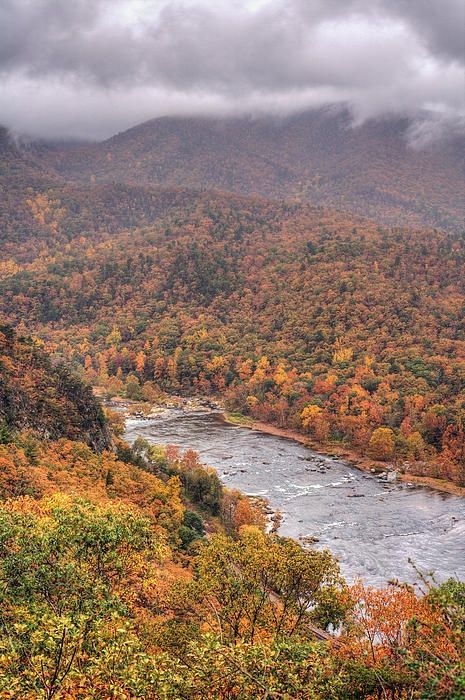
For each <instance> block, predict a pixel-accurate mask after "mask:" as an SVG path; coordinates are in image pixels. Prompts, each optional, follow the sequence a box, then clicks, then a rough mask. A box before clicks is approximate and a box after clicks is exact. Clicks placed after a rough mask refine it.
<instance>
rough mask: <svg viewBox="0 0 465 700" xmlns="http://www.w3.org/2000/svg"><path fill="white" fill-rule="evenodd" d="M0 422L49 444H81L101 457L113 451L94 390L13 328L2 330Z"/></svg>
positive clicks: (0, 336) (0, 334)
mask: <svg viewBox="0 0 465 700" xmlns="http://www.w3.org/2000/svg"><path fill="white" fill-rule="evenodd" d="M0 422H2V423H4V424H5V425H6V426H7V428H9V429H12V430H24V429H29V430H33V431H34V432H35V433H37V434H38V435H41V436H42V437H45V438H50V439H58V438H61V437H67V438H69V439H72V440H80V441H81V442H85V443H86V444H87V445H89V446H90V447H91V448H92V449H93V450H95V451H97V452H101V451H102V450H104V449H106V448H108V447H110V445H111V438H110V433H109V430H108V428H107V425H106V422H105V417H104V415H103V412H102V409H101V407H100V404H99V403H98V401H97V400H96V399H95V398H94V396H93V395H92V390H91V389H90V387H88V386H86V385H85V384H83V383H82V382H81V381H80V380H79V378H77V377H76V376H74V375H73V374H72V373H71V372H70V371H69V370H68V369H67V368H66V367H65V366H63V365H58V366H53V365H52V363H51V361H50V359H49V358H48V356H47V355H46V353H44V352H43V350H42V349H41V348H40V347H39V346H38V345H37V344H35V343H34V341H32V340H29V339H25V338H19V337H17V335H16V334H15V332H14V331H13V329H12V328H10V327H9V326H0Z"/></svg>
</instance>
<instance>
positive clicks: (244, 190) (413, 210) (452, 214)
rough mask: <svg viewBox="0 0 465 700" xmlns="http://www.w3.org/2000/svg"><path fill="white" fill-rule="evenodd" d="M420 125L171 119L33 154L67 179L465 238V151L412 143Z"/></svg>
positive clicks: (454, 140) (328, 114)
mask: <svg viewBox="0 0 465 700" xmlns="http://www.w3.org/2000/svg"><path fill="white" fill-rule="evenodd" d="M410 127H411V122H410V121H409V120H408V119H407V118H397V117H396V118H394V117H392V118H384V119H378V120H372V121H369V122H365V123H364V124H362V125H360V126H352V125H351V121H350V117H349V115H348V113H346V112H340V111H339V112H335V111H334V110H333V111H331V110H329V111H328V110H326V111H325V110H317V111H313V112H304V113H301V114H299V115H295V116H293V117H288V118H281V119H272V118H257V119H251V118H239V117H236V118H223V119H219V118H213V117H209V118H207V117H161V118H158V119H154V120H149V121H147V122H144V123H143V124H140V125H136V126H134V127H131V128H130V129H128V130H127V131H124V132H121V133H119V134H116V135H114V136H112V137H110V138H109V139H107V140H106V141H102V142H99V143H91V144H87V145H79V146H76V147H72V146H67V147H66V148H59V147H58V146H53V147H50V146H45V145H42V146H41V147H36V148H35V150H34V147H33V148H32V150H33V153H34V157H35V158H36V159H37V161H38V162H39V163H42V164H44V165H46V166H47V167H48V168H50V169H52V170H53V171H54V172H55V173H56V174H58V175H60V176H62V177H64V178H65V179H68V180H72V181H75V182H81V183H91V182H124V183H126V184H134V183H137V184H138V185H146V186H153V185H164V186H175V187H187V188H193V189H203V188H205V189H212V188H214V189H220V190H225V191H232V192H236V193H238V194H257V195H259V196H262V197H265V198H269V199H286V198H290V199H296V200H298V201H307V202H309V203H311V204H315V205H320V206H325V207H327V208H330V209H337V210H339V211H348V212H351V213H357V214H362V215H363V216H366V217H368V218H371V219H377V220H379V221H380V222H382V223H384V224H387V225H405V226H412V227H419V226H420V227H421V226H429V227H439V228H446V229H449V230H459V229H460V227H461V225H462V222H463V218H464V216H465V204H464V201H465V190H464V188H463V184H462V183H463V164H462V163H461V160H460V156H459V154H460V149H461V148H462V146H465V139H464V138H462V137H460V136H454V137H450V138H448V139H447V138H445V139H443V140H441V141H440V142H437V143H434V144H430V145H428V146H425V147H423V148H422V149H414V148H412V147H410V146H409V145H408V143H407V139H408V134H409V129H410Z"/></svg>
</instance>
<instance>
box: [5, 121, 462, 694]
mask: <svg viewBox="0 0 465 700" xmlns="http://www.w3.org/2000/svg"><path fill="white" fill-rule="evenodd" d="M347 120H348V116H347V114H346V113H342V115H341V114H337V113H329V114H325V112H324V111H315V112H309V113H304V114H303V115H301V116H299V117H295V118H293V119H291V120H290V121H289V122H287V123H286V122H283V123H281V122H279V123H277V124H276V123H271V124H270V123H269V122H266V120H264V121H263V122H260V120H257V121H251V122H249V121H248V120H241V119H231V120H225V121H224V122H223V123H221V121H218V122H215V121H214V120H202V119H200V118H199V119H193V118H192V119H181V118H178V119H161V120H154V121H151V122H147V123H146V124H143V125H141V126H139V127H135V128H133V129H131V130H129V131H127V132H125V133H123V134H118V135H116V136H114V137H113V138H111V139H109V140H107V141H103V142H98V143H85V144H79V143H78V144H75V143H63V142H54V143H50V142H48V141H44V140H42V141H39V140H36V141H28V142H18V141H17V140H15V139H14V138H13V136H12V135H11V134H10V133H9V132H8V130H7V129H2V130H0V247H1V257H0V319H1V324H2V325H1V326H0V498H1V502H0V609H1V610H0V698H4V699H5V700H7V699H8V700H13V699H18V700H35V699H39V698H40V699H42V698H43V699H44V700H45V699H46V700H52V698H54V699H56V700H73V699H76V700H80V699H82V700H90V699H95V700H97V699H98V700H106V699H108V698H115V699H116V698H120V699H121V700H122V699H123V698H124V699H126V700H129V699H131V700H132V699H134V700H136V699H143V698H147V700H183V699H185V700H188V699H189V700H191V699H192V700H193V699H195V698H211V699H212V700H216V699H218V700H232V699H237V700H255V699H256V698H263V699H265V698H267V699H268V700H284V699H286V700H358V699H363V698H365V699H366V700H407V699H411V700H414V699H420V698H422V699H424V700H434V699H437V700H440V699H443V700H447V699H450V700H459V699H460V698H463V693H464V692H465V665H464V657H463V650H464V647H465V584H464V583H463V582H460V581H459V580H458V579H454V578H451V579H449V580H447V581H445V582H443V583H438V582H437V581H436V580H435V578H434V576H430V574H429V572H422V571H419V572H418V585H417V586H415V587H414V586H411V585H407V584H404V583H402V582H401V581H395V582H391V583H390V584H388V583H386V586H385V587H384V588H373V587H370V586H368V585H366V584H364V583H363V581H356V582H347V581H345V580H344V578H343V576H342V574H341V572H340V568H339V565H338V562H337V560H336V559H335V558H334V557H333V556H332V554H331V553H330V552H329V551H328V550H325V549H319V548H315V547H306V548H302V546H301V545H300V544H299V543H297V542H296V541H294V540H292V539H290V538H287V537H284V536H281V534H280V531H279V517H276V518H274V519H271V520H270V518H269V513H267V509H266V508H264V505H263V503H260V502H257V501H256V500H251V499H250V498H248V497H246V496H245V495H244V494H242V493H240V492H239V491H237V490H233V489H228V488H226V486H225V485H224V484H223V482H222V481H221V479H220V478H219V476H218V474H217V472H216V471H215V470H214V469H213V468H211V467H209V466H208V464H204V463H202V460H201V459H200V458H199V456H198V454H196V453H195V452H194V451H193V450H187V451H185V452H183V451H181V450H179V449H178V448H176V447H175V446H173V445H166V446H164V447H161V446H155V445H152V444H150V443H149V442H147V441H146V440H144V439H142V438H138V439H137V440H136V441H135V442H134V444H132V445H129V444H128V443H126V442H125V441H124V439H123V433H124V417H123V415H122V414H121V413H118V412H115V411H113V410H110V409H109V408H108V407H107V406H106V402H107V401H109V400H111V399H115V397H116V398H117V399H118V400H120V401H121V400H123V399H124V400H126V401H127V402H128V403H129V404H132V403H134V404H137V406H138V407H139V409H140V410H142V411H143V410H145V409H147V407H151V406H154V405H155V406H156V405H158V404H163V402H166V400H167V399H169V398H170V397H173V396H175V397H200V398H205V397H208V398H209V399H212V400H215V401H217V402H219V404H220V405H222V406H223V407H224V410H225V412H227V414H229V415H232V416H233V417H234V418H235V420H236V421H238V422H239V423H240V422H243V423H245V424H246V423H247V422H249V423H250V422H257V423H262V424H267V425H271V426H275V427H277V428H281V429H283V430H290V431H293V432H295V433H297V434H299V435H300V436H304V437H305V438H307V440H308V444H309V445H310V446H311V447H313V448H314V449H317V450H319V451H320V452H323V453H330V454H340V455H346V456H347V455H350V456H351V457H352V458H353V459H354V460H355V461H357V460H358V461H359V463H360V465H361V466H364V465H365V466H366V465H368V466H369V467H371V468H373V470H375V469H376V470H378V471H382V470H384V469H386V468H389V469H394V470H396V472H397V473H399V474H400V475H407V476H409V477H411V478H415V477H422V478H427V479H430V481H429V482H428V483H429V484H430V485H431V484H432V485H433V486H437V487H442V488H446V489H447V488H449V489H452V490H455V492H456V493H462V494H463V493H464V492H463V491H462V489H463V488H464V487H465V274H464V272H465V231H464V229H463V226H462V219H463V202H464V191H463V173H462V176H461V171H460V163H459V159H458V157H457V148H458V146H459V145H460V144H461V145H462V146H463V139H460V138H458V137H455V136H454V140H452V141H449V142H446V143H445V145H443V146H441V144H434V145H432V146H430V147H429V148H428V149H425V150H424V151H415V150H413V149H409V147H408V146H407V145H406V141H405V139H404V136H403V131H405V130H407V129H408V121H407V120H404V119H393V120H391V121H389V119H386V120H384V121H383V120H380V121H373V122H367V123H365V124H364V125H362V126H360V127H357V128H355V127H354V128H353V129H352V127H351V126H350V125H348V122H347ZM309 144H313V147H310V145H309ZM252 146H253V148H252Z"/></svg>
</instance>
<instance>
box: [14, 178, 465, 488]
mask: <svg viewBox="0 0 465 700" xmlns="http://www.w3.org/2000/svg"><path fill="white" fill-rule="evenodd" d="M106 187H107V188H108V189H105V188H106ZM79 192H80V190H79V188H78V189H76V190H74V193H73V197H74V199H73V197H70V198H69V199H67V198H66V197H65V196H64V195H63V196H62V198H61V199H59V201H48V202H47V204H46V207H45V209H44V208H40V207H39V208H35V209H34V216H35V218H36V220H37V222H38V226H39V227H40V230H41V231H42V233H41V234H40V236H39V237H38V238H37V237H36V234H35V232H32V234H31V236H30V238H29V245H30V246H31V247H30V249H29V251H28V255H27V257H26V258H25V259H24V248H23V246H21V247H20V248H17V247H15V245H14V244H13V243H11V245H10V248H9V250H10V255H11V258H10V262H9V264H8V265H7V266H5V267H4V270H3V274H2V279H1V282H0V292H1V300H0V310H1V312H2V314H3V316H4V317H5V318H6V319H8V320H9V321H11V322H13V323H14V324H18V325H19V327H20V328H22V329H23V330H29V331H33V332H35V333H37V334H39V335H40V336H41V337H43V338H44V339H45V340H46V341H47V344H48V346H49V347H50V348H51V349H53V350H54V351H55V352H56V353H57V354H58V355H59V356H61V357H65V358H67V359H68V360H70V361H71V362H73V363H74V364H75V366H80V367H84V368H85V375H86V377H87V379H88V380H90V381H91V382H93V383H96V384H99V385H100V386H103V387H105V390H106V391H107V392H108V393H109V394H112V393H119V392H121V393H126V394H127V395H129V396H130V397H132V398H137V399H140V398H146V399H147V400H149V401H150V400H154V398H156V397H157V396H158V395H159V393H160V391H161V390H165V391H169V392H175V393H179V392H181V393H192V392H197V393H201V394H210V393H213V394H216V395H219V396H221V397H223V398H225V399H226V401H227V405H228V407H230V408H231V409H233V410H236V411H240V412H242V413H245V414H249V415H251V416H253V417H254V418H258V419H262V420H268V421H271V422H274V423H277V424H279V425H281V426H291V427H297V428H298V429H299V430H302V431H305V432H308V433H309V434H310V435H311V436H312V437H313V438H314V439H315V440H317V441H318V442H319V443H320V444H325V443H331V444H339V445H342V446H352V447H354V448H355V449H356V450H358V451H359V452H361V453H364V454H368V455H370V456H371V457H373V458H375V459H380V460H384V461H388V462H391V461H396V462H397V463H398V465H399V466H401V467H402V468H406V469H409V470H412V471H414V472H416V473H420V474H429V475H432V476H439V477H442V478H447V479H449V480H453V481H455V482H456V483H457V484H463V483H464V481H465V472H464V464H465V462H464V449H465V447H464V427H463V426H464V411H465V397H464V382H465V326H464V310H465V288H464V276H463V270H464V266H465V239H464V238H463V236H459V235H453V234H449V233H444V232H440V231H438V230H436V231H434V230H408V229H400V228H396V229H388V228H383V227H380V226H379V225H377V224H375V223H373V222H370V221H368V220H366V219H362V218H359V217H355V216H349V215H347V214H342V213H340V214H334V213H331V212H328V211H326V210H323V209H319V208H313V207H311V206H309V205H303V204H298V203H290V202H284V203H273V202H269V201H265V200H262V199H259V198H241V197H239V196H234V195H219V194H213V195H212V194H210V193H200V194H198V195H195V194H192V193H188V192H183V191H175V192H171V191H157V192H156V191H154V192H152V193H148V192H146V193H145V195H144V197H145V198H140V199H139V198H137V197H135V198H134V199H132V198H131V189H130V188H128V187H127V186H124V187H122V186H113V185H109V186H103V187H102V188H100V187H97V188H95V190H92V192H89V193H87V194H86V195H85V197H88V198H89V199H88V200H86V199H85V197H84V195H82V196H81V198H78V194H79ZM102 192H105V193H106V194H107V195H108V200H102V197H101V195H102ZM136 192H139V190H136ZM118 195H119V196H118ZM76 198H77V199H76ZM76 201H77V202H79V206H81V207H83V206H84V205H83V204H82V203H83V202H92V206H89V209H88V211H89V212H90V214H89V216H91V217H92V216H93V217H95V219H94V220H95V221H97V222H99V223H100V225H98V224H96V223H93V222H92V218H91V219H86V218H85V217H84V218H82V219H80V224H79V226H78V228H77V230H75V231H74V230H73V228H72V222H73V221H78V220H79V217H77V218H76V215H75V207H76ZM102 201H105V202H106V205H105V206H103V205H102ZM160 202H161V203H162V205H161V206H160V204H159V203H160ZM41 206H42V205H41ZM86 206H87V204H86ZM138 206H140V208H139V209H137V207H138ZM151 206H154V211H152V209H151V208H150V207H151ZM81 211H82V209H81ZM128 211H129V212H133V211H137V212H138V216H139V217H140V218H139V219H138V218H137V216H135V217H134V218H133V219H132V223H133V225H134V228H131V229H129V230H126V227H127V223H128V218H127V217H128V213H127V212H128ZM57 212H59V214H58V213H57ZM106 217H108V218H106ZM144 217H145V218H146V220H148V221H153V222H154V223H153V225H151V226H137V222H138V221H140V220H142V221H143V220H144ZM83 222H84V223H83ZM109 222H111V225H110V224H109ZM87 223H88V226H89V229H90V230H83V228H82V227H83V226H84V228H85V225H86V224H87ZM47 231H48V235H47ZM64 237H66V243H64V244H63V243H62V241H63V239H64ZM57 241H58V242H59V243H58V244H57Z"/></svg>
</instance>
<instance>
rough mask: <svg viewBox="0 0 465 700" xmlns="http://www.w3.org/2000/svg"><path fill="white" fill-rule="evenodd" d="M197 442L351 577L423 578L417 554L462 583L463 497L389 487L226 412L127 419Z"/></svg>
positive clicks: (207, 460) (232, 481)
mask: <svg viewBox="0 0 465 700" xmlns="http://www.w3.org/2000/svg"><path fill="white" fill-rule="evenodd" d="M138 436H141V437H144V438H145V439H147V440H148V441H149V442H150V443H153V444H162V445H163V444H165V445H166V444H172V445H177V446H178V447H180V448H181V449H188V448H192V449H194V450H196V451H197V452H199V453H200V457H201V461H202V462H203V463H204V464H208V465H210V466H212V467H214V468H215V469H216V470H217V472H218V474H219V476H220V477H221V480H222V481H223V483H224V484H225V485H226V486H229V487H232V488H237V489H240V490H241V491H243V492H244V493H247V494H250V495H258V496H263V497H265V498H267V499H268V500H269V503H270V505H271V507H272V508H273V509H275V510H276V509H279V510H280V511H281V512H282V514H283V522H282V525H281V528H280V533H281V534H282V535H286V536H289V537H293V538H295V539H299V538H301V537H304V536H314V537H317V538H318V540H319V542H318V544H317V545H316V546H318V547H327V548H329V549H330V550H331V551H332V552H333V554H335V555H336V557H337V558H338V559H339V561H340V565H341V570H342V572H343V574H344V575H345V576H346V577H347V579H348V580H350V581H353V580H354V579H356V578H357V577H362V578H363V580H364V581H365V582H367V583H370V584H373V585H376V586H380V585H383V584H384V583H386V581H387V580H389V579H392V578H398V579H400V580H402V581H410V582H414V581H416V580H418V576H417V575H416V573H415V570H414V568H413V567H412V566H411V565H410V564H409V559H411V560H412V561H413V562H414V564H415V566H416V567H418V569H420V570H421V571H422V572H429V571H434V572H435V576H436V578H437V580H438V581H442V580H444V579H446V578H448V577H450V576H457V577H458V578H460V579H462V580H465V499H462V498H460V497H458V496H453V495H449V494H445V493H441V492H438V491H434V490H432V489H429V488H427V487H417V486H408V485H407V484H406V483H405V482H398V483H393V484H386V483H383V482H381V481H380V480H379V479H378V478H377V477H376V476H373V475H371V474H366V473H364V472H362V471H360V470H358V469H356V468H354V467H352V466H351V465H348V464H347V463H344V462H343V461H338V460H337V459H334V458H331V457H325V456H322V455H320V454H318V453H315V452H313V451H311V450H309V449H308V448H307V447H305V446H304V445H301V444H299V443H297V442H294V441H293V440H289V439H286V438H282V437H276V436H274V435H268V434H265V433H261V432H257V431H253V430H249V429H247V428H242V427H236V426H233V425H229V424H227V423H224V422H223V421H222V420H221V417H220V415H218V414H214V413H206V412H201V411H182V410H179V409H168V410H166V411H165V412H163V413H161V414H160V415H159V416H157V417H156V418H153V419H149V420H142V419H128V420H127V423H126V434H125V438H126V440H128V442H131V443H132V442H133V441H134V440H135V438H136V437H138Z"/></svg>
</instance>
